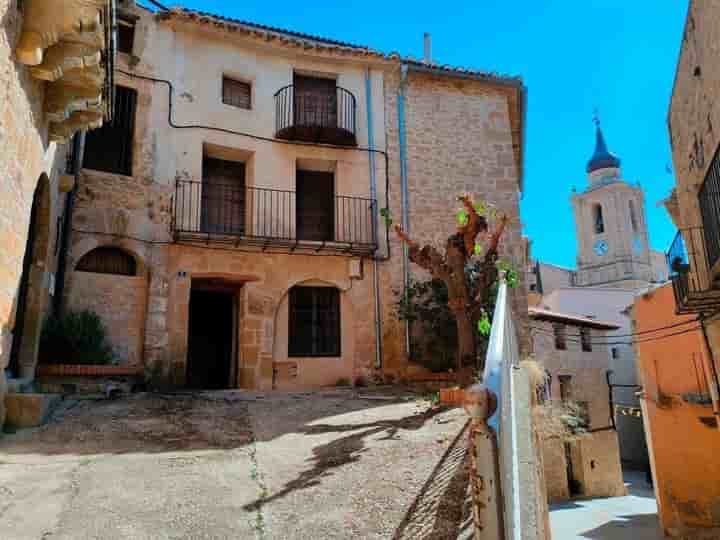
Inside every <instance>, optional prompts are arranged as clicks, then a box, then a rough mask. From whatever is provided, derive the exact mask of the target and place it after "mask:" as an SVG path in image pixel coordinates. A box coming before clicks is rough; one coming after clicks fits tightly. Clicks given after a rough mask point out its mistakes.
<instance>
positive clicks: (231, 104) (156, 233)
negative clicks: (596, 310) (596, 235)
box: [63, 3, 526, 389]
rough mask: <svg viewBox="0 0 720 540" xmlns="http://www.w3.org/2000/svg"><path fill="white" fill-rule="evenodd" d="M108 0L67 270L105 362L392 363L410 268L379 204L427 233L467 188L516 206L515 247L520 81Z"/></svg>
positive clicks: (211, 370) (262, 367)
mask: <svg viewBox="0 0 720 540" xmlns="http://www.w3.org/2000/svg"><path fill="white" fill-rule="evenodd" d="M123 6H124V7H122V8H121V9H119V10H118V20H119V21H120V29H121V32H120V33H119V36H118V55H117V58H116V69H115V71H114V76H115V95H116V100H115V107H114V111H113V112H114V121H113V123H112V124H109V125H107V126H105V127H103V128H101V129H98V130H94V131H90V132H88V133H87V135H86V137H85V144H84V147H83V151H82V155H81V159H82V167H81V168H80V170H79V171H78V177H77V190H76V194H75V198H74V207H73V211H72V220H71V225H70V230H71V235H70V236H69V239H70V240H69V245H68V250H67V253H66V257H67V268H68V271H67V274H66V279H65V280H64V282H63V300H64V304H65V306H66V307H67V308H69V309H92V310H94V311H95V312H96V313H98V315H99V316H100V318H101V319H102V320H103V322H104V323H105V325H106V326H107V328H108V331H109V337H110V341H111V344H112V346H113V350H114V354H115V356H116V358H117V359H118V361H119V362H120V363H121V364H123V365H127V366H134V367H136V368H137V370H138V372H142V371H144V372H145V374H146V375H147V376H148V377H150V378H152V379H157V380H158V381H159V382H162V383H163V384H167V385H171V386H174V387H196V388H255V389H272V388H276V389H296V388H312V387H319V386H325V385H333V384H338V383H348V382H358V383H361V382H362V379H365V380H367V379H368V378H370V377H376V376H380V377H383V376H392V377H394V378H397V377H401V376H403V375H404V374H405V373H406V372H407V369H408V356H409V355H408V351H407V350H406V340H405V336H404V331H403V328H402V325H399V324H398V323H397V322H396V316H395V313H394V307H393V306H394V304H395V302H396V298H397V297H396V292H397V291H398V290H401V288H402V284H403V275H404V273H405V270H406V269H407V271H408V272H410V271H411V270H410V269H409V265H407V264H405V263H404V262H403V249H402V248H401V246H400V245H399V243H398V242H397V240H396V239H395V238H394V237H393V236H392V235H391V234H390V231H389V230H388V228H387V227H386V225H385V223H384V221H383V220H382V219H381V217H380V215H379V214H380V212H379V210H380V209H381V208H389V211H390V213H391V214H392V215H393V217H395V218H396V219H397V220H398V221H399V220H400V219H401V216H402V219H405V220H406V221H407V225H408V227H407V228H408V229H409V231H410V232H411V234H413V235H415V236H417V238H418V239H419V240H422V239H423V236H424V235H427V236H428V237H429V239H434V238H435V236H433V235H437V233H438V231H437V226H438V225H437V224H438V223H447V231H448V232H452V231H453V226H454V214H455V210H456V206H457V203H456V201H455V197H457V195H459V194H462V193H465V192H471V193H473V194H474V195H475V196H476V197H482V198H485V199H487V200H488V202H489V203H491V204H493V205H495V206H496V207H497V208H498V209H499V210H500V211H504V212H506V213H507V214H508V215H509V216H511V218H513V222H512V224H511V225H510V227H509V230H508V232H507V233H506V236H505V238H504V239H503V257H506V258H509V259H512V260H514V259H515V258H520V257H521V256H522V253H521V252H522V247H521V240H520V222H519V210H518V198H519V192H520V189H521V187H522V185H521V175H522V167H521V163H522V147H523V139H522V122H523V110H524V106H525V103H524V87H523V85H522V83H521V81H520V80H519V79H511V78H504V77H498V76H494V75H488V74H485V73H482V72H472V71H466V70H455V69H449V68H444V67H440V66H436V65H435V64H433V63H432V62H429V61H428V62H423V63H417V62H410V61H406V60H404V59H402V58H400V57H398V56H396V55H386V54H383V53H380V52H377V51H373V50H371V49H369V48H367V47H364V46H356V45H351V44H347V43H342V42H337V41H333V40H327V39H324V38H320V37H315V36H307V35H304V34H299V33H296V32H292V31H288V30H281V29H275V28H268V27H263V26H259V25H255V24H252V23H246V22H242V21H236V20H232V19H228V18H225V17H221V16H216V15H210V14H206V13H200V12H194V11H189V10H183V9H173V10H169V11H159V12H151V11H148V10H146V9H144V8H141V7H137V6H133V5H132V4H131V3H130V4H128V3H125V4H123ZM401 96H402V97H401ZM400 101H402V104H401V103H399V102H400ZM525 297H526V295H525V293H524V284H522V283H521V285H520V287H519V288H518V291H517V294H516V298H515V302H516V305H517V308H518V311H517V313H519V314H520V317H519V318H520V327H521V328H523V329H524V328H525V327H524V325H523V324H522V321H523V320H524V318H525V316H524V315H525V313H526V304H524V301H525V300H524V299H525Z"/></svg>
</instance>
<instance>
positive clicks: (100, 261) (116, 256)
mask: <svg viewBox="0 0 720 540" xmlns="http://www.w3.org/2000/svg"><path fill="white" fill-rule="evenodd" d="M75 270H76V271H78V272H95V273H96V274H114V275H117V276H134V275H135V274H136V273H137V264H136V263H135V258H134V257H133V256H132V255H130V254H129V253H127V252H125V251H123V250H122V249H118V248H114V247H99V248H95V249H93V250H92V251H90V252H88V253H86V254H85V255H84V256H83V257H82V259H80V260H79V261H78V263H77V266H76V267H75Z"/></svg>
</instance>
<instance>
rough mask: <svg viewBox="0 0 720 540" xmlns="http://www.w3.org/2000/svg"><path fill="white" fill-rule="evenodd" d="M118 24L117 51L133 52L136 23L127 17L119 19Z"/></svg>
mask: <svg viewBox="0 0 720 540" xmlns="http://www.w3.org/2000/svg"><path fill="white" fill-rule="evenodd" d="M117 25H118V26H117V51H118V52H121V53H126V54H132V52H133V44H134V42H135V23H134V22H133V21H129V20H125V19H118V22H117Z"/></svg>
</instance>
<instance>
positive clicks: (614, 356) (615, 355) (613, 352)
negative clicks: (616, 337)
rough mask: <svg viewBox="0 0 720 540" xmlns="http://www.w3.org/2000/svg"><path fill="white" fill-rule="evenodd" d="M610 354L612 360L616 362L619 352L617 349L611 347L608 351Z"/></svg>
mask: <svg viewBox="0 0 720 540" xmlns="http://www.w3.org/2000/svg"><path fill="white" fill-rule="evenodd" d="M610 354H611V355H612V358H613V360H617V359H618V358H620V351H619V350H618V348H617V347H612V348H611V349H610Z"/></svg>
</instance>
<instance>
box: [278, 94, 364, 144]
mask: <svg viewBox="0 0 720 540" xmlns="http://www.w3.org/2000/svg"><path fill="white" fill-rule="evenodd" d="M356 109H357V103H356V100H355V96H354V95H353V94H352V93H351V92H350V91H348V90H346V89H344V88H341V87H339V86H338V87H336V88H335V92H322V91H296V88H295V85H292V84H291V85H288V86H285V87H283V88H281V89H280V90H278V91H277V92H276V93H275V135H276V136H277V137H279V138H281V139H298V140H306V141H313V142H323V143H334V144H347V145H355V144H357V141H356V138H355V135H356V130H357V123H356Z"/></svg>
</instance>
